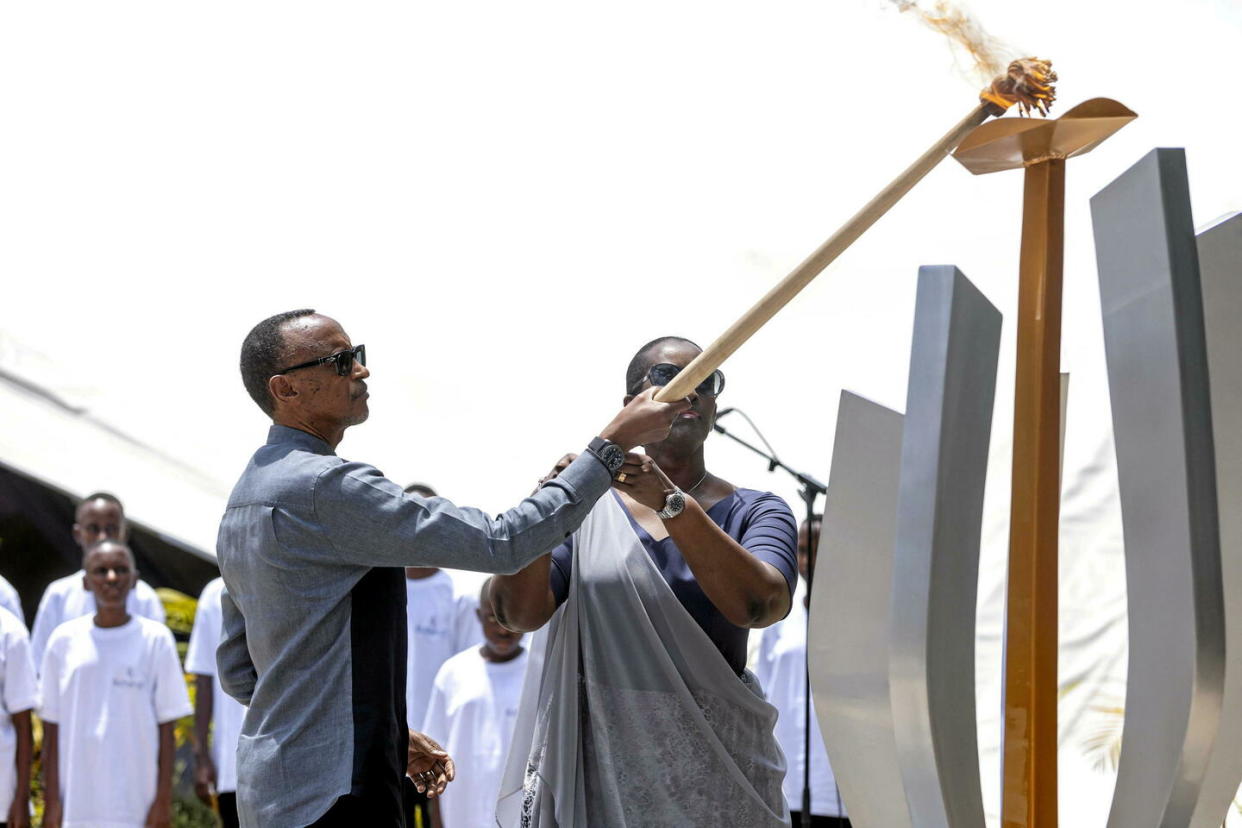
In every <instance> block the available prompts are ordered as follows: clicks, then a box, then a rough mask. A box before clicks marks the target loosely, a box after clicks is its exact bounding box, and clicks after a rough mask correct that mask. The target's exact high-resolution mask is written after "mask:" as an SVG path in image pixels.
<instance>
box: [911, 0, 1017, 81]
mask: <svg viewBox="0 0 1242 828" xmlns="http://www.w3.org/2000/svg"><path fill="white" fill-rule="evenodd" d="M892 2H893V4H894V5H896V6H897V10H898V11H901V12H912V13H913V14H914V15H915V16H916V17H918V19H919V20H920V21H922V22H923V24H924V25H926V26H928V27H930V28H932V29H935V30H936V31H938V32H940V33H941V34H942V35H944V36H945V37H947V38H949V40H951V41H952V42H953V43H954V44H956V45H957V46H958V47H960V48H961V49H962V50H964V51H965V52H966V54H967V55H968V56H969V57H970V59H971V61H972V62H973V64H974V70H975V72H976V73H977V74H978V78H979V80H985V79H988V78H994V77H996V76H997V75H1000V74H1002V73H1003V72H1004V71H1005V64H1006V63H1007V62H1008V58H1007V57H1006V56H1007V55H1012V54H1013V53H1014V51H1015V50H1013V49H1009V48H1007V47H1006V46H1005V44H1004V43H1003V42H1002V41H1001V40H1000V39H999V38H996V37H994V36H992V35H990V34H988V32H987V30H985V29H984V28H983V26H982V24H980V23H979V21H978V20H976V19H975V18H974V16H973V15H971V14H970V12H968V11H966V10H965V9H962V8H959V7H957V6H954V5H953V4H952V3H950V2H948V0H937V1H936V3H935V5H933V6H932V7H931V9H930V10H928V9H924V8H921V7H920V6H919V4H918V3H917V2H916V0H892Z"/></svg>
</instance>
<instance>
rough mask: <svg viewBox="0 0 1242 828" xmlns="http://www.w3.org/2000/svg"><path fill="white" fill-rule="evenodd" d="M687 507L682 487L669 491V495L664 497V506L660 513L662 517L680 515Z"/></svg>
mask: <svg viewBox="0 0 1242 828" xmlns="http://www.w3.org/2000/svg"><path fill="white" fill-rule="evenodd" d="M685 508H686V496H685V495H684V494H682V492H681V490H680V489H678V490H677V491H673V492H669V493H668V495H667V496H666V497H665V498H664V508H663V509H661V510H660V511H659V512H658V514H659V515H660V517H662V518H673V517H677V516H678V515H680V514H681V512H682V510H683V509H685Z"/></svg>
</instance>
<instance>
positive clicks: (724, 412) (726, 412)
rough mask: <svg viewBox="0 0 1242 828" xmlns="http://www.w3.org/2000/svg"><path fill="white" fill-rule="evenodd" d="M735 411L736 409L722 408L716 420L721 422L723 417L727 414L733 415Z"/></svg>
mask: <svg viewBox="0 0 1242 828" xmlns="http://www.w3.org/2000/svg"><path fill="white" fill-rule="evenodd" d="M733 411H734V409H732V408H722V409H720V410H719V411H717V412H716V419H717V420H719V419H720V418H721V417H723V416H724V415H726V414H732V413H733Z"/></svg>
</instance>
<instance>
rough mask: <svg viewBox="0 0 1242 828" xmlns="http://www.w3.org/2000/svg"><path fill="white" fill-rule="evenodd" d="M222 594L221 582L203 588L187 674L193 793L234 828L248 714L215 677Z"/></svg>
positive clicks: (222, 585)
mask: <svg viewBox="0 0 1242 828" xmlns="http://www.w3.org/2000/svg"><path fill="white" fill-rule="evenodd" d="M223 591H224V579H223V578H216V579H215V580H214V581H211V582H209V583H208V584H207V586H205V587H203V593H202V595H200V596H199V598H198V609H197V610H196V611H195V613H194V629H193V630H191V632H190V646H189V648H188V649H187V650H186V653H185V671H186V672H187V673H193V674H194V737H195V738H194V793H195V794H196V795H197V796H198V798H199V799H201V800H202V801H203V802H204V803H206V804H207V805H212V804H213V801H212V800H213V798H214V800H215V801H214V805H215V806H216V810H217V812H218V813H219V814H220V822H222V823H223V825H224V828H237V825H238V821H237V739H238V736H240V735H241V726H242V719H243V718H244V717H245V715H246V708H245V707H243V706H242V705H241V704H240V703H239V702H238V701H237V700H236V699H234V698H233V697H232V696H230V695H229V694H228V693H225V692H224V689H223V688H222V687H220V679H219V678H218V676H217V675H216V648H217V647H219V646H220V632H221V629H222V625H223V619H222V616H221V611H220V593H221V592H223Z"/></svg>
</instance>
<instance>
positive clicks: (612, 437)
mask: <svg viewBox="0 0 1242 828" xmlns="http://www.w3.org/2000/svg"><path fill="white" fill-rule="evenodd" d="M659 391H660V389H659V387H657V386H652V387H651V388H648V389H647V390H646V391H644V392H643V393H641V394H639V395H638V396H636V397H634V399H632V400H630V402H629V404H628V405H626V406H625V408H623V409H621V411H620V412H618V413H617V416H615V417H613V418H612V422H611V423H609V424H608V425H607V426H605V427H604V430H603V431H601V432H600V433H599V436H600V437H603V438H604V439H605V440H609V441H611V442H613V443H616V444H617V445H618V446H620V447H621V448H623V449H625V450H626V451H629V450H630V449H632V448H634V447H635V446H645V445H648V444H650V443H658V442H660V441H661V440H663V439H664V438H665V437H667V436H668V432H669V430H670V429H671V428H672V427H673V420H675V419H677V415H678V414H680V413H681V412H683V411H685V410H686V409H688V408H689V407H690V401H689V400H688V399H684V400H677V401H675V402H671V403H662V402H656V401H655V400H654V399H652V398H653V397H654V396H655V395H656V394H657V393H658V392H659Z"/></svg>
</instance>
